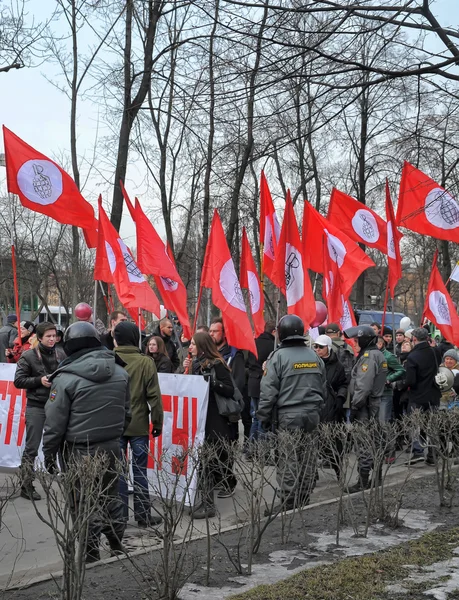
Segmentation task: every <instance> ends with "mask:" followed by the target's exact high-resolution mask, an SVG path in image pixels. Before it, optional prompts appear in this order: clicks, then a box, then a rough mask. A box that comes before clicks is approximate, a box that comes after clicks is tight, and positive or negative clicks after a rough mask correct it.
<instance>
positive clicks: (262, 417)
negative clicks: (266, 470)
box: [257, 315, 327, 515]
mask: <svg viewBox="0 0 459 600" xmlns="http://www.w3.org/2000/svg"><path fill="white" fill-rule="evenodd" d="M277 331H278V335H279V340H280V344H279V346H278V347H277V348H276V350H274V352H273V353H272V354H271V356H270V358H269V359H268V361H267V363H266V367H265V371H264V375H263V378H262V380H261V385H260V402H259V405H258V411H257V418H258V419H259V421H260V422H261V424H262V426H263V427H264V429H265V430H269V429H271V427H274V428H275V429H279V430H286V431H299V432H301V434H306V433H309V432H312V431H313V430H314V429H316V427H317V426H318V424H319V421H320V413H321V410H322V406H323V403H324V399H325V397H326V394H327V390H326V378H325V366H324V363H323V361H322V360H321V359H320V358H319V357H318V356H317V355H316V354H315V352H314V351H313V350H312V348H309V347H307V346H306V345H305V337H304V324H303V321H302V320H301V319H300V318H299V317H298V316H296V315H286V316H284V317H282V319H281V320H280V321H279V325H278V328H277ZM307 451H308V450H307V444H304V445H303V444H299V445H297V446H296V447H293V448H291V452H288V453H287V452H282V453H280V454H279V456H278V460H277V485H278V494H279V496H280V503H279V504H277V505H275V506H273V507H271V508H268V509H267V511H266V514H267V515H270V514H273V513H274V514H275V513H276V512H278V511H280V510H281V509H283V508H285V509H286V510H290V509H292V508H294V506H305V505H306V504H308V502H309V496H310V493H311V489H312V485H313V482H314V480H315V473H316V461H315V457H314V456H306V455H305V453H306V452H307ZM287 454H288V456H287Z"/></svg>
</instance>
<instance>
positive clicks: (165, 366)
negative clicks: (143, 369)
mask: <svg viewBox="0 0 459 600" xmlns="http://www.w3.org/2000/svg"><path fill="white" fill-rule="evenodd" d="M148 356H150V357H151V358H152V359H153V360H154V361H155V365H156V370H157V371H158V373H174V372H175V369H174V367H173V366H172V361H171V359H170V358H169V357H168V356H166V355H165V354H161V353H160V352H155V353H154V354H149V355H148Z"/></svg>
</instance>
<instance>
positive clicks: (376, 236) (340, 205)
mask: <svg viewBox="0 0 459 600" xmlns="http://www.w3.org/2000/svg"><path fill="white" fill-rule="evenodd" d="M327 219H328V221H329V222H330V223H333V225H336V227H338V228H339V229H340V230H341V231H342V232H343V233H345V234H346V235H347V236H349V237H350V238H351V240H354V241H355V242H359V243H361V244H365V245H366V246H369V247H370V248H377V249H378V250H380V251H381V252H384V254H386V252H387V226H386V223H385V222H384V221H383V219H381V217H380V216H379V215H377V214H376V213H375V212H374V211H373V210H371V208H368V206H365V204H362V203H361V202H359V201H358V200H356V199H355V198H352V197H351V196H348V195H347V194H345V193H344V192H340V191H339V190H337V189H336V188H333V190H332V193H331V198H330V206H329V208H328V215H327Z"/></svg>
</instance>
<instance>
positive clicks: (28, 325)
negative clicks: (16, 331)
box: [21, 321, 35, 333]
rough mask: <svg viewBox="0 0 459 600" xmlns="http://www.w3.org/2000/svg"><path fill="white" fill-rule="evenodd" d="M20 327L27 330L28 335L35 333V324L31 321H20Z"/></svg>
mask: <svg viewBox="0 0 459 600" xmlns="http://www.w3.org/2000/svg"><path fill="white" fill-rule="evenodd" d="M21 327H24V329H27V331H28V332H29V333H33V332H34V331H35V324H34V323H32V321H21Z"/></svg>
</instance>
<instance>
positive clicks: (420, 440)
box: [408, 402, 438, 457]
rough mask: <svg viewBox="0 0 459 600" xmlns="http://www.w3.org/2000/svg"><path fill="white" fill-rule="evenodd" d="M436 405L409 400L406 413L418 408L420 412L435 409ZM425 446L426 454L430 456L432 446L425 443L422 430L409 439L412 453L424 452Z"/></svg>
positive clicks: (425, 439) (425, 437) (424, 435)
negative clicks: (416, 435) (417, 435)
mask: <svg viewBox="0 0 459 600" xmlns="http://www.w3.org/2000/svg"><path fill="white" fill-rule="evenodd" d="M437 408H438V407H437V406H432V405H431V404H416V403H414V402H410V403H409V404H408V414H410V413H412V412H413V411H414V410H420V411H421V412H423V413H424V412H431V411H434V410H436V409H437ZM426 446H427V456H428V457H431V456H432V455H433V451H432V447H431V446H428V444H427V436H426V434H425V432H424V431H422V430H421V431H420V432H419V437H416V438H413V439H412V440H411V450H412V452H413V454H419V455H421V454H424V450H425V448H426Z"/></svg>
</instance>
